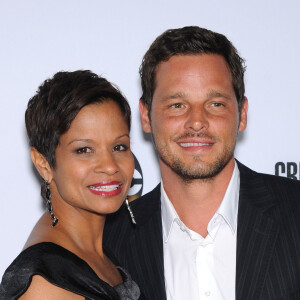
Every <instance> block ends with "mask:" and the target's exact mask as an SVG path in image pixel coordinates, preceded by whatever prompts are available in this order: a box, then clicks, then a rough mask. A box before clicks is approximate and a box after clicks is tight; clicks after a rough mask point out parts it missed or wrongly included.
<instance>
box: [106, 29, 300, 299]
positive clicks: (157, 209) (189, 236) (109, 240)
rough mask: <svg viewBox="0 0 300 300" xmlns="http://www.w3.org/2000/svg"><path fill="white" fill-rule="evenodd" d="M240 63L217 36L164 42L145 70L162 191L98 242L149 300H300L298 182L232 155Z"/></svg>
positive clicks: (145, 108) (239, 119)
mask: <svg viewBox="0 0 300 300" xmlns="http://www.w3.org/2000/svg"><path fill="white" fill-rule="evenodd" d="M244 70H245V68H244V62H243V59H242V58H240V57H239V55H238V53H237V51H236V49H235V48H234V46H233V45H232V44H231V43H230V41H228V39H227V38H226V37H225V36H223V35H221V34H218V33H214V32H212V31H209V30H206V29H202V28H198V27H184V28H181V29H174V30H168V31H166V32H165V33H163V34H162V35H161V36H159V37H158V38H157V39H156V40H155V41H154V43H153V44H152V45H151V47H150V49H149V50H148V51H147V53H146V54H145V56H144V59H143V63H142V66H141V69H140V75H141V79H142V89H143V95H142V98H141V101H140V114H141V122H142V127H143V130H144V131H145V132H147V133H151V134H152V137H153V142H154V144H155V147H156V150H157V153H158V157H159V164H160V169H161V177H162V180H161V184H160V185H158V186H157V187H156V188H155V189H154V190H153V191H151V192H150V193H148V194H146V195H144V196H143V197H141V198H140V199H138V200H136V201H134V202H133V203H132V211H133V214H134V216H135V219H136V222H137V225H136V226H135V225H132V224H131V223H130V219H129V217H128V215H127V214H126V211H125V210H124V209H123V210H120V211H119V212H118V213H117V214H115V215H114V216H112V217H111V218H110V219H109V220H108V224H107V227H106V231H105V235H104V242H105V244H106V245H107V247H108V249H109V250H110V251H112V252H113V253H114V254H115V255H116V256H117V258H118V260H119V261H120V263H121V265H123V266H124V267H125V268H126V269H127V270H128V271H129V273H130V274H131V275H132V277H133V278H134V280H136V281H137V282H138V284H139V285H140V288H141V289H142V291H143V292H144V294H145V295H146V296H147V297H148V298H149V299H158V300H162V299H168V300H170V299H176V300H177V299H181V300H182V299H228V300H234V299H237V300H246V299H255V300H257V299H263V300H267V299H272V300H273V299H300V218H299V216H300V183H299V182H297V181H292V180H287V179H284V178H279V177H275V176H271V175H264V174H259V173H256V172H254V171H252V170H250V169H248V168H247V167H245V166H243V165H242V164H241V163H239V162H238V161H235V159H234V148H235V143H236V138H237V135H238V132H241V131H243V130H244V129H245V128H246V125H247V108H248V100H247V98H246V97H245V95H244V91H245V88H244V78H243V77H244Z"/></svg>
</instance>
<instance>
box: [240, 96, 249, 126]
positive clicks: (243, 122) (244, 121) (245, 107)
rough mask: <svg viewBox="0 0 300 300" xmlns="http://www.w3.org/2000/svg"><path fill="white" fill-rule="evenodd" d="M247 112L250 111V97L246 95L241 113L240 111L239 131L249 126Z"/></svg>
mask: <svg viewBox="0 0 300 300" xmlns="http://www.w3.org/2000/svg"><path fill="white" fill-rule="evenodd" d="M247 112H248V99H247V97H245V99H244V102H243V105H242V108H241V113H240V123H239V131H244V130H245V129H246V127H247Z"/></svg>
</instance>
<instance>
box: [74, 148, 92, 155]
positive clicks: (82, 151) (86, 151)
mask: <svg viewBox="0 0 300 300" xmlns="http://www.w3.org/2000/svg"><path fill="white" fill-rule="evenodd" d="M90 152H92V150H91V148H89V147H81V148H78V149H76V153H78V154H83V153H90Z"/></svg>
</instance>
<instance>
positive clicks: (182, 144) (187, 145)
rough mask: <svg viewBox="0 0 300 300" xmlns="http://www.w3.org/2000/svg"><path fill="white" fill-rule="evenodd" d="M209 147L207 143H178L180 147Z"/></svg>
mask: <svg viewBox="0 0 300 300" xmlns="http://www.w3.org/2000/svg"><path fill="white" fill-rule="evenodd" d="M207 145H211V144H209V143H180V146H182V147H199V146H200V147H201V146H207Z"/></svg>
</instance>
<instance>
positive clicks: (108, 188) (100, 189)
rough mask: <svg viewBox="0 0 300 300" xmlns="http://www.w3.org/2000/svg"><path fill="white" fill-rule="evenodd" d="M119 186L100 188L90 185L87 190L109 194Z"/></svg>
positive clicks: (103, 186)
mask: <svg viewBox="0 0 300 300" xmlns="http://www.w3.org/2000/svg"><path fill="white" fill-rule="evenodd" d="M119 186H120V185H119V184H113V185H102V186H92V185H90V186H89V188H90V189H91V190H94V191H99V192H100V191H101V192H111V191H114V190H116V189H117V188H118V187H119Z"/></svg>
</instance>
